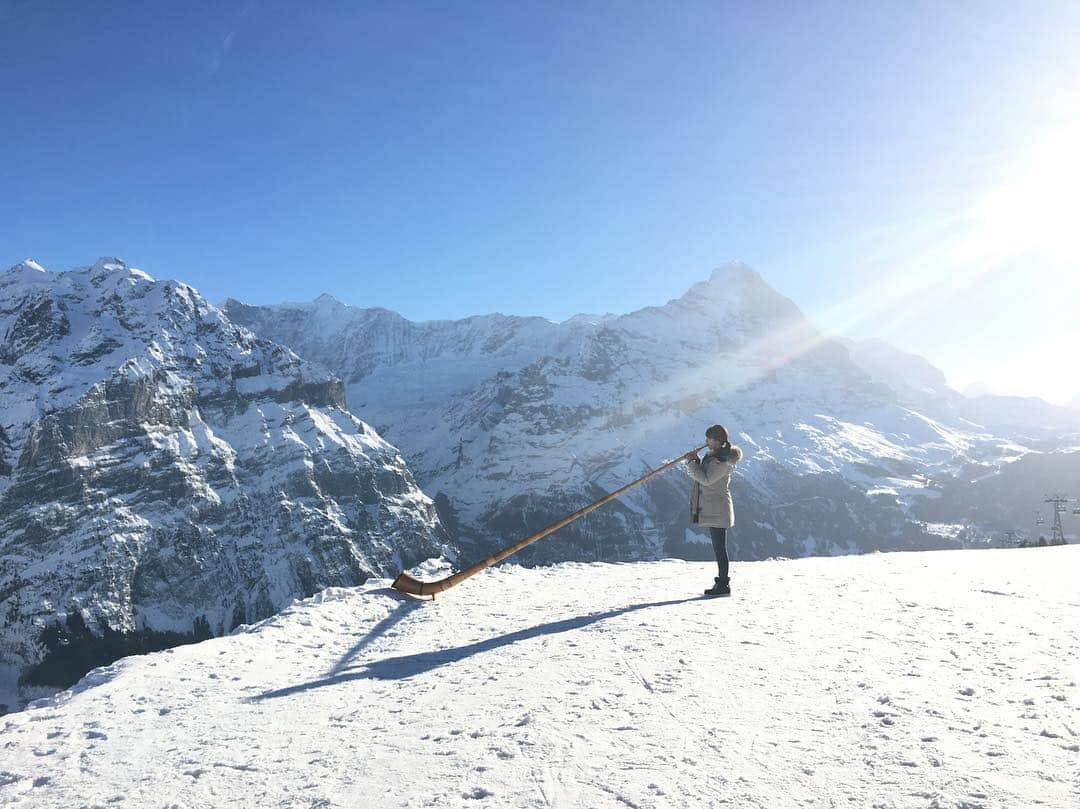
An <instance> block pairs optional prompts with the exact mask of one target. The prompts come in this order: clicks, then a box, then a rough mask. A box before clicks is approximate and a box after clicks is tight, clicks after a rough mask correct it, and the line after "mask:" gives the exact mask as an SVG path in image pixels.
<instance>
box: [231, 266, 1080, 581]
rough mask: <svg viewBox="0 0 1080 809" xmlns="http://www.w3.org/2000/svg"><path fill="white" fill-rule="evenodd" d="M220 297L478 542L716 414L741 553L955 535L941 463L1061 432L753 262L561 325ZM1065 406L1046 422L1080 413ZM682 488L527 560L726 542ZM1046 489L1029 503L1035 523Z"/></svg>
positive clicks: (580, 498) (630, 467) (963, 476)
mask: <svg viewBox="0 0 1080 809" xmlns="http://www.w3.org/2000/svg"><path fill="white" fill-rule="evenodd" d="M223 307H224V308H225V310H226V311H227V312H228V313H229V315H230V317H231V318H233V319H234V320H235V321H236V322H239V323H242V324H244V325H246V326H248V327H250V328H251V329H252V330H253V331H255V332H256V333H258V334H261V335H263V336H266V337H268V338H270V339H273V340H275V341H277V342H281V343H283V344H286V345H289V346H290V347H291V348H293V349H294V350H295V351H296V352H297V353H298V354H300V355H301V356H303V357H305V358H308V359H311V360H314V361H317V362H319V363H321V364H323V365H325V366H327V367H328V368H330V369H332V370H333V371H334V372H335V373H337V374H338V375H340V376H341V377H342V378H343V379H344V380H345V381H346V396H347V400H348V403H349V407H350V409H351V410H352V411H353V412H354V413H356V414H357V415H359V416H360V417H362V418H364V419H365V420H367V421H369V422H371V423H372V424H373V425H375V426H376V428H377V429H378V430H379V431H380V432H381V433H383V434H385V435H386V436H387V437H388V438H389V439H390V440H391V441H393V442H394V444H395V445H397V446H398V447H400V448H401V449H402V451H403V452H404V453H405V455H406V457H407V459H408V462H409V466H410V468H411V469H412V470H413V471H414V473H415V474H416V475H417V478H418V480H419V481H420V484H421V486H422V487H423V488H424V490H425V491H426V492H428V493H429V494H430V495H432V496H434V497H435V500H436V503H437V504H438V505H439V508H440V514H441V515H442V516H443V519H444V522H445V523H446V524H447V526H448V527H449V528H450V529H451V531H452V532H454V533H455V535H456V536H457V537H458V538H459V540H460V541H461V542H462V543H463V544H465V545H469V544H470V543H472V544H473V545H474V547H473V548H472V549H471V551H472V552H473V553H484V552H486V551H490V550H491V549H492V548H494V547H499V546H502V545H505V544H507V543H508V542H509V541H512V540H513V539H517V538H520V537H522V536H524V535H525V534H527V533H529V532H531V531H533V530H536V529H539V528H541V527H543V526H544V525H546V524H548V523H550V522H552V521H554V520H555V519H557V518H558V517H561V516H563V515H565V514H567V513H569V512H571V511H573V510H575V509H577V508H578V507H580V506H582V505H584V504H585V503H588V502H590V501H592V500H594V499H596V498H597V497H599V496H600V495H601V494H603V493H604V492H606V491H610V490H612V489H614V488H616V487H617V486H619V485H621V484H623V483H625V482H628V481H629V480H632V479H634V478H636V477H638V476H639V475H640V474H642V473H643V472H644V471H646V470H647V469H650V468H653V467H655V466H657V465H659V463H660V462H661V461H663V460H666V459H667V458H670V457H672V456H674V455H676V454H678V453H680V452H682V451H685V450H687V449H690V448H691V447H693V446H697V445H700V444H701V443H703V442H702V440H701V436H702V434H703V432H704V429H705V428H706V427H707V426H708V425H710V424H713V423H716V422H719V423H723V424H726V425H727V426H728V427H729V428H730V429H731V430H732V431H733V434H734V437H735V440H736V441H737V442H739V443H741V444H742V445H743V449H744V450H745V451H746V460H745V461H744V463H743V464H742V465H741V467H740V472H739V475H738V476H737V479H736V480H735V483H734V492H735V498H736V503H737V508H736V510H737V515H738V516H737V520H738V525H737V527H736V530H735V531H734V532H733V534H732V537H731V539H732V543H733V544H734V546H735V550H736V554H737V556H739V557H741V558H763V557H767V556H772V555H786V556H801V555H805V554H815V553H816V554H832V553H845V552H852V551H860V550H876V549H902V548H907V549H912V548H931V547H946V546H953V545H955V544H956V543H957V542H958V541H960V540H959V539H958V537H962V536H966V535H967V534H969V533H971V530H970V529H968V530H966V531H965V528H966V524H969V520H970V517H971V510H972V509H971V507H970V504H968V503H967V502H966V501H964V500H963V497H962V496H961V498H960V500H959V501H955V502H952V501H950V502H949V503H945V504H942V503H941V502H940V501H941V500H942V496H943V495H942V490H941V488H940V487H939V486H938V485H937V483H938V482H945V483H951V482H953V481H958V480H962V481H969V472H971V471H972V470H974V472H975V473H976V475H977V476H978V477H980V478H981V477H987V476H989V475H992V474H996V473H997V472H998V471H1000V470H1003V469H1006V468H1007V463H1008V462H1009V461H1013V460H1016V459H1017V458H1019V457H1022V456H1026V455H1028V454H1031V453H1033V452H1044V451H1046V450H1047V449H1050V448H1058V445H1057V444H1055V445H1054V446H1053V447H1049V446H1047V445H1045V442H1046V441H1047V439H1048V436H1050V437H1053V436H1052V435H1050V434H1049V433H1048V431H1047V430H1046V429H1043V428H1041V427H1039V426H1038V425H1035V426H1032V425H1031V424H1027V425H1024V424H1020V425H1019V426H1008V425H1005V426H1002V427H1001V428H1000V429H999V428H997V427H994V426H992V425H991V424H990V423H989V421H987V422H980V421H978V420H976V419H974V418H973V417H972V413H971V412H970V411H969V410H966V409H964V408H963V407H962V406H961V405H960V404H959V400H963V397H961V396H960V395H959V394H957V393H955V392H954V391H950V390H949V389H948V388H947V386H945V385H944V378H943V377H942V376H941V375H940V372H938V371H936V369H933V368H932V367H930V366H929V365H928V364H927V363H926V362H925V361H924V360H916V359H911V358H909V357H904V356H902V355H901V354H900V352H895V351H894V350H889V349H888V347H883V346H882V345H876V346H875V345H871V346H857V347H856V349H857V350H854V351H853V350H852V349H851V348H850V347H848V346H845V345H843V344H842V343H840V342H837V341H834V340H830V339H827V338H826V337H825V336H823V335H822V334H821V333H820V332H819V331H818V330H817V329H816V328H815V327H814V326H813V324H812V323H810V322H809V321H808V320H807V319H806V318H805V317H804V316H803V314H802V313H801V312H800V310H799V309H798V307H797V306H796V305H795V304H794V303H793V302H792V301H790V300H788V299H787V298H785V297H783V296H782V295H780V294H778V293H777V292H776V291H775V290H773V289H772V288H771V287H769V285H768V284H767V283H766V282H765V281H764V280H763V279H762V278H761V276H759V275H758V274H757V273H756V272H754V271H753V270H751V269H749V268H748V267H746V266H744V265H741V264H732V265H728V266H725V267H721V268H719V269H717V270H716V271H715V272H713V274H712V276H711V277H710V279H709V280H708V281H705V282H702V283H699V284H697V285H695V286H694V287H693V288H692V289H690V290H689V291H688V292H687V293H686V294H685V295H683V296H682V297H680V298H678V299H676V300H672V301H669V302H668V303H667V304H665V305H663V306H655V307H648V308H646V309H642V310H640V311H637V312H632V313H630V314H626V315H621V316H614V315H605V316H603V317H596V318H593V317H588V316H578V317H575V318H571V319H570V320H568V321H565V322H563V323H554V322H551V321H547V320H543V319H540V318H523V317H507V316H503V315H488V316H483V317H473V318H467V319H465V320H459V321H434V322H427V323H412V322H410V321H408V320H406V319H404V318H403V317H401V316H400V315H397V314H395V313H393V312H389V311H386V310H383V309H360V308H353V307H348V306H345V305H343V304H341V303H339V302H337V301H335V300H334V299H332V298H330V297H329V296H325V295H324V296H322V297H321V298H319V299H318V300H316V301H315V302H314V303H311V304H282V305H278V306H266V307H253V306H245V305H244V304H242V303H239V302H237V301H234V300H230V301H227V302H226V303H225V304H223ZM1047 407H1049V406H1047ZM1006 409H1007V408H1006ZM1057 410H1058V411H1060V412H1061V413H1065V412H1067V411H1065V410H1064V409H1061V408H1059V409H1057ZM1055 412H1057V411H1055ZM1071 418H1072V421H1071V423H1062V424H1055V425H1052V426H1053V427H1054V429H1058V430H1065V431H1068V430H1070V429H1071V430H1072V431H1074V432H1075V431H1080V419H1077V418H1076V417H1075V414H1073V415H1072V416H1071ZM999 421H1000V420H999ZM1004 421H1008V419H1005V420H1004ZM1019 421H1022V419H1020V420H1019ZM1036 441H1042V442H1044V443H1043V444H1040V445H1036V443H1035V442H1036ZM1067 443H1068V442H1066V444H1067ZM1078 445H1080V441H1072V442H1071V446H1074V447H1075V446H1078ZM1078 459H1080V456H1078V455H1076V454H1072V455H1070V463H1071V464H1072V468H1076V469H1078V470H1080V460H1078ZM942 485H944V484H942ZM1062 485H1064V484H1062ZM686 491H687V485H686V483H685V481H683V480H680V477H679V475H678V474H675V473H673V474H668V475H667V476H663V477H661V478H658V479H656V480H655V481H654V482H652V483H650V484H648V485H647V486H645V487H642V488H641V489H638V490H634V491H633V492H631V493H630V494H629V495H627V496H626V497H624V498H622V499H621V500H620V501H619V502H618V503H617V504H612V506H610V507H605V509H602V510H600V511H597V512H594V513H592V514H590V515H588V516H587V517H586V518H584V519H583V520H581V521H579V522H578V523H575V524H573V525H571V526H568V527H567V528H565V529H562V530H561V531H560V532H559V533H558V534H556V535H553V536H552V537H550V538H548V539H545V540H544V541H543V542H542V543H538V544H537V545H535V546H533V547H531V548H529V549H527V550H526V551H525V552H524V553H523V557H522V558H523V559H525V560H526V561H530V562H538V561H558V560H563V559H579V560H619V559H649V558H657V557H660V556H681V557H684V558H704V557H706V556H708V555H709V554H710V553H711V549H710V548H709V547H708V546H707V545H706V544H704V543H703V542H702V541H701V537H699V536H698V535H697V534H694V533H692V532H688V531H687V528H686V522H687V520H686V509H685V498H686ZM955 491H959V487H955ZM955 491H954V489H950V497H954V496H955ZM961 495H962V493H961ZM1034 507H1035V504H1034V503H1024V504H1023V509H1022V511H1023V518H1024V521H1025V523H1026V522H1027V521H1028V520H1029V519H1030V516H1031V513H1032V509H1033V508H1034ZM924 510H925V513H924ZM930 512H932V513H933V516H932V517H931V516H929V515H930ZM1006 512H1007V513H1005V514H994V515H991V516H988V517H987V519H986V520H983V521H982V522H979V521H978V520H976V527H980V526H981V528H983V529H985V530H996V529H1000V528H1002V527H1012V526H1011V525H1010V524H1009V521H1010V520H1012V519H1014V518H1016V517H1017V516H1018V515H1019V513H1020V512H1018V511H1017V510H1016V508H1013V507H1012V506H1011V504H1008V508H1007V509H1006ZM950 513H952V514H955V516H954V517H952V518H948V517H943V516H942V514H945V515H948V514H950ZM1001 522H1003V523H1004V524H1003V525H1002V524H999V523H1001Z"/></svg>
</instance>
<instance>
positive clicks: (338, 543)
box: [0, 259, 448, 703]
mask: <svg viewBox="0 0 1080 809" xmlns="http://www.w3.org/2000/svg"><path fill="white" fill-rule="evenodd" d="M0 336H2V338H3V339H2V342H0V615H2V616H3V621H2V624H0V665H2V666H3V671H4V673H5V675H6V683H5V685H6V686H7V694H6V698H5V696H0V702H8V703H10V702H11V701H12V696H11V694H12V685H13V681H14V679H15V678H16V677H22V678H23V680H24V682H30V683H41V684H44V685H56V686H58V685H64V684H66V683H67V682H68V681H70V680H71V679H72V677H73V676H78V674H81V673H82V672H81V671H80V669H82V670H85V669H86V668H88V667H89V666H90V665H93V664H100V663H103V662H108V659H106V658H110V657H111V658H115V656H118V654H120V653H124V652H126V651H132V650H138V649H141V648H148V647H150V646H153V645H155V644H157V645H167V644H169V643H174V642H179V641H181V640H184V639H190V638H196V637H202V636H206V635H211V634H220V633H223V632H226V631H228V630H229V629H231V628H232V627H235V626H236V625H238V624H240V623H244V622H250V621H254V620H257V619H260V618H263V617H265V616H267V615H270V614H271V613H273V612H274V611H276V610H278V609H280V608H281V607H283V606H284V605H286V604H288V603H289V602H290V601H291V600H292V599H294V598H297V597H304V596H308V595H311V594H313V593H314V592H316V591H318V590H320V589H323V588H325V587H328V586H335V585H355V584H357V583H359V582H362V581H363V580H364V579H365V578H366V577H368V576H371V575H382V576H385V575H391V574H392V573H396V572H397V571H398V570H399V569H401V568H402V567H403V566H409V565H412V564H414V563H415V562H417V561H420V560H422V559H425V558H427V557H430V556H438V555H440V554H443V553H445V552H447V550H448V548H447V545H446V535H445V532H444V530H443V528H442V526H441V525H440V523H439V520H438V518H437V515H436V512H435V508H434V506H433V503H432V501H431V500H430V499H429V498H427V497H426V496H425V495H424V494H423V493H422V492H421V491H420V490H419V488H417V486H416V483H415V481H414V480H413V478H412V475H411V474H410V472H409V470H408V469H407V468H406V466H405V463H404V461H403V460H402V458H401V456H400V455H399V453H398V452H397V450H395V448H394V447H392V446H391V445H390V444H388V443H387V442H386V441H384V440H383V439H382V438H381V437H380V436H379V435H378V434H377V433H376V432H375V431H374V430H373V429H371V428H370V427H369V426H367V425H366V424H364V423H363V422H362V421H360V420H359V419H357V418H356V417H355V416H353V415H352V414H350V413H349V412H348V411H347V410H346V409H345V390H344V386H343V384H342V383H341V381H340V380H339V379H337V378H336V377H334V376H333V375H331V374H329V373H328V372H326V371H325V370H323V369H321V368H318V367H316V366H314V365H313V364H311V363H310V362H308V361H305V360H301V359H300V358H299V357H297V356H296V355H295V354H294V353H293V352H292V351H290V350H289V349H287V348H285V347H283V346H280V345H276V344H274V343H272V342H270V341H268V340H266V339H265V338H259V337H256V336H255V335H253V334H252V333H251V332H249V331H247V330H246V329H244V328H242V327H240V326H237V325H236V324H234V323H233V322H231V321H230V320H229V318H228V317H227V316H226V315H225V314H224V313H223V312H221V310H219V309H217V308H215V307H213V306H211V305H210V304H208V303H207V302H206V301H205V300H204V299H203V298H202V297H201V296H199V294H198V293H197V292H196V291H195V290H194V289H192V288H191V287H188V286H186V285H184V284H180V283H176V282H172V281H165V282H158V281H155V280H154V279H152V278H151V277H150V276H148V275H146V274H145V273H142V272H140V271H138V270H135V269H132V268H129V267H127V266H126V265H125V264H123V262H120V261H118V260H115V259H103V260H101V261H99V262H98V263H97V264H95V265H94V266H92V267H87V268H82V269H78V270H74V271H71V272H66V273H48V272H45V271H44V270H42V269H41V268H40V267H38V266H37V265H35V264H33V263H32V262H25V263H23V264H21V265H18V266H16V267H14V268H12V269H11V270H9V271H8V272H7V273H5V274H3V275H0Z"/></svg>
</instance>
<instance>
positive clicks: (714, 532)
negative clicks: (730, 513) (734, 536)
mask: <svg viewBox="0 0 1080 809" xmlns="http://www.w3.org/2000/svg"><path fill="white" fill-rule="evenodd" d="M709 535H710V536H711V537H712V547H713V552H714V553H715V554H716V566H717V567H718V568H720V578H721V579H726V578H727V577H728V558H727V529H726V528H710V529H709Z"/></svg>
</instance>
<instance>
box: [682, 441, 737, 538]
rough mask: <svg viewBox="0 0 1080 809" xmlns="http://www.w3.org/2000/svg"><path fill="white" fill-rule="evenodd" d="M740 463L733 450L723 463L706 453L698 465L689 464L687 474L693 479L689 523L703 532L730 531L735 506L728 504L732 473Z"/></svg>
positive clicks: (733, 448)
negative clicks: (697, 526)
mask: <svg viewBox="0 0 1080 809" xmlns="http://www.w3.org/2000/svg"><path fill="white" fill-rule="evenodd" d="M740 460H742V450H741V449H739V448H738V447H736V446H732V447H731V451H730V453H729V455H728V459H727V460H726V461H721V460H720V459H719V458H718V457H717V456H716V455H714V454H713V453H711V452H710V453H708V454H707V455H706V456H705V457H704V458H702V459H701V460H700V461H688V462H687V464H686V471H687V472H688V473H689V474H690V477H692V478H693V479H694V485H693V487H691V489H690V522H691V523H692V524H694V525H700V526H702V527H703V528H731V527H732V526H734V525H735V505H734V504H733V503H732V502H731V488H730V484H731V473H732V472H733V471H734V470H735V464H737V463H738V462H739V461H740Z"/></svg>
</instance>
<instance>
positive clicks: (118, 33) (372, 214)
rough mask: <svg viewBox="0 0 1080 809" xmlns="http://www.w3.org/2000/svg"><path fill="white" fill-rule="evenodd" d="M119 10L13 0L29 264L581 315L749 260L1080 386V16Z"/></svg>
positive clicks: (984, 371)
mask: <svg viewBox="0 0 1080 809" xmlns="http://www.w3.org/2000/svg"><path fill="white" fill-rule="evenodd" d="M100 5H101V6H102V7H94V6H93V5H91V4H75V3H49V2H32V3H31V2H10V0H9V1H7V2H5V0H0V54H2V56H0V99H2V100H0V104H2V106H0V108H2V109H3V111H4V123H3V129H2V134H0V263H4V264H12V263H15V262H16V261H18V260H20V259H22V258H25V257H33V258H35V259H37V260H38V261H39V262H41V263H42V264H44V265H45V266H47V267H49V268H50V269H54V270H63V269H68V268H70V267H72V266H75V265H81V264H88V263H91V262H93V261H94V260H96V258H97V257H99V256H102V255H116V256H120V257H122V258H124V259H125V260H127V261H128V262H129V263H131V264H134V265H136V266H139V267H142V268H143V269H146V270H147V271H148V272H150V273H151V274H153V275H155V276H157V277H159V278H165V277H171V278H179V279H181V280H185V281H187V282H189V283H191V284H193V285H194V286H196V287H198V288H199V289H200V291H202V292H203V294H204V295H206V297H207V298H209V299H210V300H212V301H216V302H217V301H221V300H222V299H224V298H225V297H227V296H233V297H237V298H240V299H242V300H245V301H248V302H252V303H273V302H278V301H282V300H310V299H312V298H314V297H316V296H317V295H318V294H320V293H321V292H329V293H331V294H332V295H334V296H335V297H337V298H339V299H340V300H343V301H345V302H347V303H350V304H355V305H360V306H370V305H379V306H385V307H388V308H391V309H395V310H397V311H400V312H402V313H403V314H405V315H406V316H408V317H410V318H414V319H432V318H454V317H461V316H465V315H468V314H476V313H483V312H490V311H502V312H506V313H509V314H538V315H543V316H546V317H550V318H553V319H563V318H566V317H569V316H570V315H572V314H574V313H577V312H583V311H584V312H600V311H612V312H622V311H629V310H632V309H635V308H638V307H641V306H645V305H650V304H658V303H663V302H665V301H666V300H668V299H670V298H672V297H677V296H678V295H681V294H682V293H683V292H684V291H685V290H686V289H687V288H688V287H689V286H691V285H692V284H693V283H695V282H697V281H699V280H702V279H704V278H706V277H707V276H708V274H709V272H710V270H711V269H712V267H714V266H716V265H718V264H721V263H723V262H726V261H728V260H731V259H738V260H742V261H744V262H746V263H748V264H750V265H751V266H753V267H755V268H756V269H757V270H758V271H759V272H761V273H762V275H763V276H764V277H765V278H766V279H767V280H768V281H769V282H770V283H771V284H772V285H773V286H775V287H776V288H777V289H779V290H780V291H781V292H783V293H784V294H786V295H788V296H790V297H791V298H793V299H794V300H795V301H796V302H797V303H799V305H800V306H802V307H803V309H804V310H805V311H806V312H807V313H808V314H809V315H810V316H811V317H813V318H814V319H815V320H816V321H817V322H818V323H819V324H820V325H821V326H823V327H824V328H826V329H828V330H830V331H834V332H837V333H844V334H849V335H852V336H856V337H866V336H879V337H882V338H883V339H886V340H889V341H890V342H893V343H894V344H896V345H898V346H900V347H901V348H904V349H907V350H911V351H915V352H916V353H920V354H923V355H924V356H926V357H928V358H929V359H930V360H931V361H932V362H934V363H935V364H937V365H939V367H941V368H942V369H943V370H945V372H946V373H947V375H948V376H949V378H950V380H951V381H953V382H954V383H955V384H957V385H960V386H963V385H965V384H967V383H969V382H972V381H981V382H983V383H985V384H988V385H989V386H991V387H992V388H996V389H997V390H1000V391H1005V392H1017V393H1035V394H1040V395H1044V396H1047V397H1049V398H1052V399H1057V400H1066V399H1068V398H1070V397H1071V396H1073V395H1075V394H1078V393H1080V382H1075V383H1074V382H1073V381H1072V380H1071V378H1068V379H1066V380H1064V381H1063V380H1062V379H1061V374H1060V373H1059V371H1060V370H1061V363H1063V362H1066V363H1068V362H1070V361H1071V362H1072V364H1073V365H1075V357H1076V356H1077V354H1078V353H1080V326H1076V325H1073V323H1074V321H1076V320H1077V318H1076V317H1075V316H1074V314H1073V313H1074V312H1075V311H1076V308H1077V302H1078V301H1080V280H1077V279H1078V278H1080V261H1078V256H1080V249H1076V248H1077V244H1078V243H1080V237H1077V236H1071V235H1069V231H1071V230H1075V228H1073V227H1071V225H1069V226H1066V225H1064V224H1060V225H1059V224H1055V223H1056V220H1054V218H1053V214H1054V211H1061V210H1062V209H1063V208H1066V207H1068V206H1069V205H1072V206H1073V210H1077V209H1080V202H1078V201H1077V199H1076V191H1075V188H1076V186H1075V185H1073V184H1072V179H1074V178H1073V173H1074V172H1075V173H1076V174H1077V175H1080V159H1074V158H1072V157H1070V149H1069V148H1068V145H1067V144H1068V143H1069V142H1071V141H1070V140H1069V137H1070V136H1071V135H1072V134H1076V133H1080V130H1076V129H1074V128H1073V127H1075V126H1076V123H1077V121H1080V55H1078V54H1080V6H1077V4H1075V3H1058V2H1054V3H1049V2H1046V3H1040V2H1034V3H1024V4H1021V3H987V2H965V3H918V2H896V3H886V2H872V3H865V2H850V3H828V2H815V3H796V2H789V3H754V4H750V3H745V4H741V3H720V2H713V3H693V2H680V3H659V2H656V3H645V2H634V1H633V0H626V1H624V2H587V3H541V2H523V3H496V2H492V3H466V2H460V3H436V2H428V3H414V2H401V3H367V4H364V3H311V4H300V3H272V2H255V1H254V0H252V1H251V2H236V3H230V2H219V3H205V4H199V3H148V4H135V3H131V4H124V3H119V2H117V3H108V4H100ZM1063 143H1065V144H1066V145H1065V146H1062V144H1063ZM1048 144H1049V145H1048ZM1054 144H1057V145H1056V146H1055V145H1054ZM1046 155H1049V157H1048V158H1046V159H1044V156H1046ZM1048 160H1049V161H1050V162H1049V165H1050V168H1047V161H1048ZM1062 164H1064V165H1062ZM1040 166H1041V168H1040ZM1059 166H1061V168H1060V170H1059V168H1058V167H1059ZM1033 167H1034V168H1033ZM1040 172H1041V173H1040ZM1030 177H1035V179H1034V180H1030V179H1029V180H1025V178H1030ZM1025 183H1026V184H1025ZM1070 188H1071V189H1073V190H1072V191H1070ZM1003 197H1004V198H1005V199H1006V200H1011V201H1012V202H1011V203H1009V204H1004V203H1003V204H998V205H997V207H996V208H995V207H994V205H993V204H991V203H988V202H987V200H990V201H991V202H992V201H993V200H999V201H1000V199H1002V198H1003ZM1010 204H1011V205H1012V207H1010ZM1044 208H1045V209H1046V210H1045V211H1044V210H1043V209H1044ZM1018 212H1019V213H1018ZM1018 219H1022V220H1024V222H1025V224H1024V226H1023V228H1021V229H1020V231H1019V232H1017V233H1015V234H1011V230H1012V229H1014V225H1013V224H1012V223H1013V222H1014V221H1016V220H1018ZM1073 219H1075V217H1073ZM1029 220H1030V221H1029ZM1048 221H1049V222H1050V223H1051V225H1044V224H1043V223H1045V222H1048ZM1003 232H1008V233H1010V234H1011V235H1012V236H1015V238H1008V239H999V240H998V241H999V242H1000V243H998V242H994V244H995V245H996V247H995V248H994V250H993V251H991V250H981V249H977V248H978V247H979V246H981V245H984V244H990V243H991V242H992V241H994V240H993V239H988V238H987V236H988V235H993V236H995V237H997V236H1001V235H1002V233H1003ZM1066 376H1067V377H1068V375H1066Z"/></svg>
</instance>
